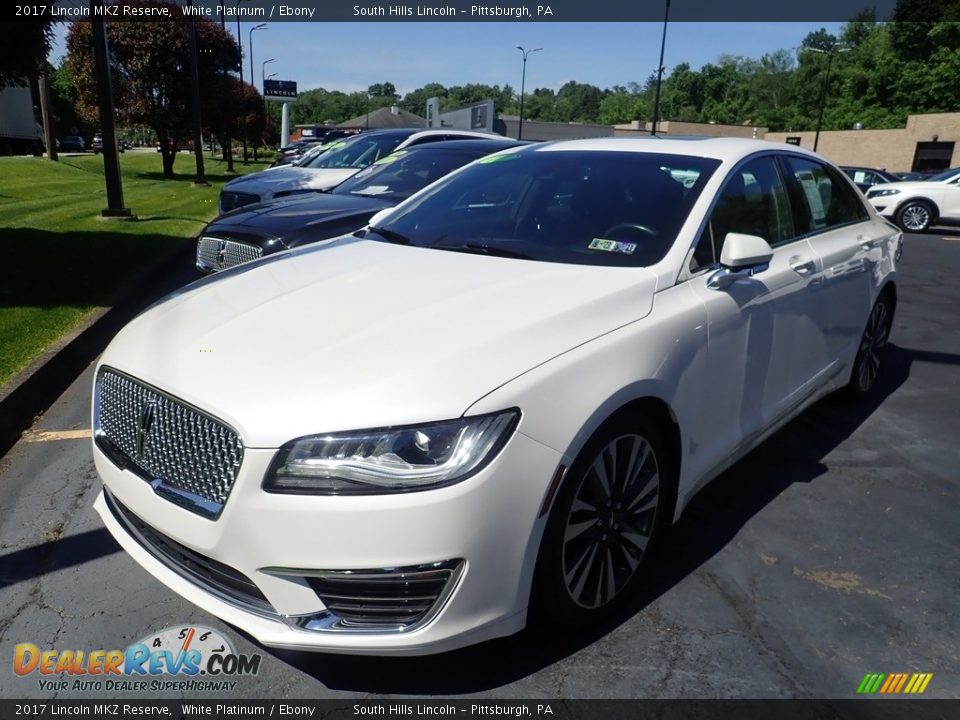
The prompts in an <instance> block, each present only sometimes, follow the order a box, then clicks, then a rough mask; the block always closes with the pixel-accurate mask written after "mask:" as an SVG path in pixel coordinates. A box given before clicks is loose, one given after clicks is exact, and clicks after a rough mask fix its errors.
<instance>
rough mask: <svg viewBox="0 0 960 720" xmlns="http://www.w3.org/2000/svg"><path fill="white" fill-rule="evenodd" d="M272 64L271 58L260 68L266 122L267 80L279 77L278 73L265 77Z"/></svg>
mask: <svg viewBox="0 0 960 720" xmlns="http://www.w3.org/2000/svg"><path fill="white" fill-rule="evenodd" d="M270 62H273V59H272V58H271V59H270V60H267V61H266V62H264V63H263V65H261V66H260V87H262V88H263V117H264V120H266V117H267V80H269V79H270V78H275V77H276V76H277V73H270V74H269V75H266V76H264V74H263V73H264V72H265V69H266V67H267V63H270ZM254 152H256V151H254Z"/></svg>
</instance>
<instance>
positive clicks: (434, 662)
mask: <svg viewBox="0 0 960 720" xmlns="http://www.w3.org/2000/svg"><path fill="white" fill-rule="evenodd" d="M918 360H919V361H924V362H938V363H948V364H960V356H956V355H950V354H947V353H930V352H921V351H914V350H909V349H905V348H902V347H898V346H896V345H893V344H890V345H888V347H887V351H886V354H885V356H884V368H883V372H882V373H881V375H880V380H878V385H877V387H876V388H875V391H874V392H873V393H872V395H871V396H870V397H869V398H868V399H866V400H863V401H860V402H854V401H851V400H847V399H846V398H844V397H841V396H839V395H837V394H834V395H831V396H830V397H827V398H825V399H823V400H821V401H820V402H818V403H817V404H816V405H814V406H813V407H811V408H809V409H808V410H807V411H805V412H804V413H803V414H802V415H800V416H799V417H797V418H796V419H794V420H793V421H792V422H790V423H789V424H788V425H787V426H786V427H784V428H783V429H781V430H780V431H779V432H777V433H776V434H775V435H773V436H772V437H770V438H769V439H768V440H767V441H766V442H764V443H763V444H762V445H761V446H760V447H758V448H757V449H755V450H754V451H753V452H751V453H750V454H749V455H747V456H746V457H745V458H743V459H742V460H741V461H740V462H738V463H737V464H736V465H734V466H732V467H731V468H730V469H729V470H727V471H726V472H724V473H723V474H722V475H720V476H719V477H718V478H716V479H715V480H714V481H713V482H711V483H710V484H709V485H707V487H706V488H704V489H703V490H702V491H701V492H700V493H699V494H698V495H697V496H696V497H695V498H694V499H693V500H692V501H691V503H690V504H689V505H688V506H687V508H686V509H685V510H684V513H683V515H682V517H681V518H680V520H679V522H677V523H676V524H675V525H674V526H673V528H672V529H671V532H670V534H669V537H666V538H664V540H665V542H663V543H661V545H660V548H661V550H663V549H664V548H666V549H667V550H668V553H667V554H668V555H669V557H666V554H660V555H658V556H656V557H651V558H650V560H651V563H650V564H649V565H648V567H647V572H648V580H647V583H646V585H645V586H644V588H643V590H642V591H641V592H640V593H638V595H637V597H636V598H635V599H634V600H633V601H632V602H631V604H630V605H629V606H628V607H626V608H624V610H623V612H621V613H620V614H619V615H618V616H617V617H614V618H612V619H611V620H610V621H609V622H607V623H606V624H604V625H602V626H600V627H596V628H592V629H590V630H582V631H572V632H571V631H563V632H558V631H556V630H552V631H551V630H549V629H543V628H528V629H526V630H524V631H522V632H520V633H517V634H516V635H513V636H511V637H507V638H501V639H497V640H492V641H489V642H485V643H481V644H479V645H475V646H472V647H468V648H465V649H462V650H456V651H453V652H447V653H443V654H440V655H433V656H426V657H403V658H390V657H386V658H383V657H361V656H353V655H330V654H316V653H306V652H295V651H286V650H276V649H272V648H263V650H264V651H265V652H268V653H271V654H273V655H275V656H276V657H278V658H279V659H281V660H283V661H285V662H287V663H289V664H290V665H291V666H293V667H295V668H296V669H298V670H300V671H302V672H304V673H307V674H308V675H311V676H312V677H314V678H315V679H317V680H319V681H320V682H321V683H323V684H324V685H325V686H326V687H328V688H331V689H336V690H343V691H348V692H369V693H386V694H412V695H454V694H463V693H475V692H481V691H485V690H490V689H494V688H498V687H502V686H503V685H506V684H509V683H512V682H515V681H517V680H520V679H522V678H524V677H526V676H528V675H531V674H533V673H535V672H537V671H539V670H541V669H543V668H545V667H548V666H550V665H552V664H554V663H556V662H557V661H559V660H562V659H563V658H565V657H567V656H569V655H572V654H574V653H576V652H578V651H579V650H581V649H583V648H585V647H587V646H588V645H591V644H592V643H594V642H596V641H597V640H599V639H600V638H602V637H603V636H605V635H606V634H608V633H610V632H611V631H613V630H614V629H616V628H617V627H619V626H620V625H621V624H623V623H624V622H626V621H627V620H629V619H630V618H631V617H633V616H634V615H636V614H637V613H639V612H642V611H643V609H644V608H646V607H647V606H648V605H650V604H651V603H652V602H653V601H655V600H657V599H658V598H659V597H661V596H662V595H664V594H665V593H667V592H669V591H670V589H671V588H673V587H674V586H675V585H677V584H678V583H679V582H680V581H682V580H683V579H684V578H686V577H687V576H688V575H690V574H691V573H693V572H694V571H696V570H697V569H698V568H699V567H701V566H702V565H703V564H704V563H706V562H707V561H708V560H709V559H710V558H712V557H713V556H714V555H716V554H717V553H718V552H720V550H722V549H723V548H724V547H725V546H726V545H727V544H728V543H729V542H730V541H731V540H732V539H733V538H734V537H735V536H736V535H737V533H738V532H739V531H740V530H741V528H742V527H743V526H744V525H745V524H746V523H747V522H749V521H750V519H751V518H752V517H753V516H754V515H756V514H757V513H759V512H760V511H761V510H763V509H764V508H765V507H766V506H767V505H768V504H769V503H770V502H772V501H773V500H774V498H776V497H777V496H778V495H780V493H782V492H783V491H784V490H785V489H786V488H788V487H789V486H791V485H793V484H794V483H810V482H814V481H815V480H816V479H817V478H819V477H820V476H822V475H823V474H824V473H826V472H827V470H828V468H827V466H826V465H825V464H824V462H823V460H824V458H825V457H826V456H827V455H828V454H829V453H830V452H831V451H832V450H834V448H836V447H837V446H838V445H839V444H840V443H842V442H843V441H844V440H845V439H847V438H848V437H849V436H850V435H851V434H852V433H853V432H854V431H855V430H856V429H857V428H858V427H860V425H862V424H863V422H864V421H865V420H866V419H867V418H868V417H869V416H870V415H871V414H872V413H873V412H874V411H875V410H876V409H877V408H878V407H879V406H880V405H881V404H882V403H883V402H884V400H885V399H886V398H887V397H889V396H890V395H891V394H892V393H893V392H895V391H896V390H897V389H898V388H899V387H900V386H901V385H903V383H904V382H905V381H906V380H907V378H908V377H909V376H910V367H911V364H912V363H913V362H914V361H918ZM718 508H722V512H717V509H718ZM238 632H241V633H242V631H239V630H238ZM242 634H244V635H246V633H242ZM246 637H248V638H250V636H249V635H246ZM250 639H251V641H252V642H254V643H256V641H255V640H253V639H252V638H250ZM261 647H262V646H261Z"/></svg>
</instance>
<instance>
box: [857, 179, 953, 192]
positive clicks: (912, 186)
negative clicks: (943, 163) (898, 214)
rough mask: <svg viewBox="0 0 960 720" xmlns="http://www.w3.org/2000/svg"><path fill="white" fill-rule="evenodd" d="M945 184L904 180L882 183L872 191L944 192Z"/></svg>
mask: <svg viewBox="0 0 960 720" xmlns="http://www.w3.org/2000/svg"><path fill="white" fill-rule="evenodd" d="M944 187H945V183H942V182H930V181H929V180H902V181H900V182H889V183H880V184H879V185H874V186H873V187H871V188H870V189H871V190H899V191H900V192H902V193H905V192H934V191H937V190H942V189H943V188H944Z"/></svg>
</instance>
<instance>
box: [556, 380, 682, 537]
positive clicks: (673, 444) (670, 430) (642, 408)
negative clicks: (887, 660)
mask: <svg viewBox="0 0 960 720" xmlns="http://www.w3.org/2000/svg"><path fill="white" fill-rule="evenodd" d="M631 416H633V417H637V416H643V417H647V418H649V419H651V420H652V421H653V422H654V423H655V424H656V426H657V428H658V429H659V430H660V432H661V433H662V439H663V444H664V446H665V449H666V453H667V460H668V462H669V468H670V476H669V480H670V493H671V503H672V507H671V513H672V514H673V515H674V517H671V522H673V521H674V520H675V519H676V518H675V515H676V500H677V493H678V491H679V486H680V472H681V466H682V462H683V457H682V456H683V450H682V448H683V435H682V432H681V429H680V423H679V421H678V419H677V415H676V413H675V412H674V410H673V408H672V407H671V406H670V404H669V403H668V402H667V401H666V400H664V399H663V398H661V397H659V396H657V395H651V394H646V395H640V396H637V397H634V398H632V399H630V400H627V401H625V402H620V403H619V404H616V405H614V406H609V405H608V406H602V407H601V408H598V412H597V413H594V415H593V416H591V417H590V418H589V419H588V420H587V422H586V423H584V425H583V427H582V428H581V431H580V432H579V433H577V437H576V439H575V441H574V444H573V445H572V446H571V447H570V448H568V449H567V453H566V455H567V456H568V457H569V458H570V462H571V463H572V462H573V461H574V460H575V459H576V458H577V456H578V455H579V454H580V453H581V452H582V451H583V448H584V447H586V445H587V444H588V443H589V442H590V440H591V439H592V438H593V437H594V436H595V435H596V434H597V433H598V432H600V431H601V430H602V428H603V427H604V426H605V425H607V424H608V423H610V422H612V421H615V420H617V419H620V418H621V417H628V418H629V417H631ZM568 469H569V468H568ZM564 480H566V478H564ZM557 490H559V486H558V487H554V488H551V492H552V495H551V497H549V498H547V502H545V503H544V505H543V508H542V510H543V511H544V514H545V515H549V513H550V512H552V510H553V505H554V502H555V501H556V496H557Z"/></svg>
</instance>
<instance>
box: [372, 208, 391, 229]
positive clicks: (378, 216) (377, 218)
mask: <svg viewBox="0 0 960 720" xmlns="http://www.w3.org/2000/svg"><path fill="white" fill-rule="evenodd" d="M392 212H393V208H392V207H388V208H384V209H383V210H381V211H380V212H377V213H374V215H373V217H372V218H370V219H369V220H368V221H367V227H380V223H382V222H383V221H384V220H386V219H387V217H389V215H390V213H392Z"/></svg>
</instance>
